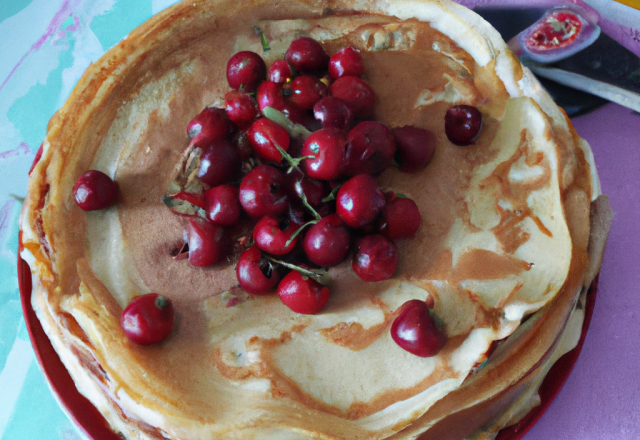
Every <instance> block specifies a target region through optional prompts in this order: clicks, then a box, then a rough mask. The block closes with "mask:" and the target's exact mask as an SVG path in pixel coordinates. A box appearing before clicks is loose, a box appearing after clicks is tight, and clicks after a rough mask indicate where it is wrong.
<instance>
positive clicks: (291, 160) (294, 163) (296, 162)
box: [274, 142, 316, 174]
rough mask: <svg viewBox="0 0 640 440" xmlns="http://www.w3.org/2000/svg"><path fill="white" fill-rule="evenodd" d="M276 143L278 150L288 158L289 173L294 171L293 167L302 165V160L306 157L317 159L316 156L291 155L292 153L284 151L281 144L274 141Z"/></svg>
mask: <svg viewBox="0 0 640 440" xmlns="http://www.w3.org/2000/svg"><path fill="white" fill-rule="evenodd" d="M274 145H275V146H276V148H277V149H278V152H279V153H280V155H281V156H282V158H283V159H284V160H286V161H287V162H289V165H290V166H289V169H288V170H287V174H289V173H290V172H291V171H293V169H294V168H295V167H297V166H298V165H300V162H302V161H303V160H304V159H315V158H316V157H315V156H302V157H298V158H294V157H291V155H290V154H289V153H287V152H286V151H284V149H283V148H282V147H281V146H280V145H278V144H276V143H275V142H274Z"/></svg>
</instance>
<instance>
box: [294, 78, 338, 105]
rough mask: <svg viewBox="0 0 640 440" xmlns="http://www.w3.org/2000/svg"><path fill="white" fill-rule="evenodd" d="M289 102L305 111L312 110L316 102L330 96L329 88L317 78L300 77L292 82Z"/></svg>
mask: <svg viewBox="0 0 640 440" xmlns="http://www.w3.org/2000/svg"><path fill="white" fill-rule="evenodd" d="M291 92H292V95H291V96H290V97H289V101H290V102H292V103H294V104H295V105H297V106H298V107H300V108H301V109H304V110H311V109H312V108H313V106H314V105H315V104H316V102H318V101H320V99H322V98H323V97H325V96H327V95H328V94H329V88H328V87H327V85H326V84H325V83H323V82H322V81H320V80H319V79H318V78H316V77H315V76H311V75H300V76H298V77H297V78H296V79H294V80H293V81H291Z"/></svg>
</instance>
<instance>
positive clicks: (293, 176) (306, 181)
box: [286, 168, 331, 206]
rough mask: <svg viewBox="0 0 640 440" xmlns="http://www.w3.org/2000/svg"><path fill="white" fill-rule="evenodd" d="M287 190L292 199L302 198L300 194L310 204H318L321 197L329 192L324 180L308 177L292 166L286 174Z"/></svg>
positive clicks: (320, 201)
mask: <svg viewBox="0 0 640 440" xmlns="http://www.w3.org/2000/svg"><path fill="white" fill-rule="evenodd" d="M286 182H287V191H288V192H289V196H290V197H291V198H293V199H297V200H302V194H304V196H305V197H306V198H307V202H309V204H310V205H311V206H318V205H320V204H321V203H322V199H324V198H325V197H327V196H328V195H329V194H330V193H331V189H330V188H329V185H328V184H327V182H326V181H323V180H315V179H310V178H309V177H307V176H305V174H304V173H303V172H302V171H300V170H299V169H298V168H294V169H293V170H292V171H291V172H290V173H289V174H287V176H286Z"/></svg>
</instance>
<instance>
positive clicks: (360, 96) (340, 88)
mask: <svg viewBox="0 0 640 440" xmlns="http://www.w3.org/2000/svg"><path fill="white" fill-rule="evenodd" d="M329 93H330V94H331V96H333V97H334V98H338V99H342V100H343V101H344V102H345V103H346V104H347V107H349V109H350V110H351V112H352V113H353V115H354V116H356V117H358V118H365V117H368V116H370V115H371V113H372V112H373V105H374V104H375V101H376V98H375V94H374V93H373V89H372V88H371V87H369V85H368V84H367V83H366V82H364V81H362V80H361V79H360V78H358V77H356V76H343V77H340V78H338V79H337V80H335V81H334V82H333V83H332V84H331V86H329Z"/></svg>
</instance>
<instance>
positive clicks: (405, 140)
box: [392, 125, 436, 173]
mask: <svg viewBox="0 0 640 440" xmlns="http://www.w3.org/2000/svg"><path fill="white" fill-rule="evenodd" d="M392 132H393V135H394V136H395V138H396V146H397V148H398V151H397V154H396V160H397V161H398V163H399V164H400V171H402V172H405V173H415V172H417V171H420V170H421V169H423V168H424V167H426V166H427V164H428V163H429V161H430V160H431V158H432V157H433V153H434V152H435V150H436V137H435V136H434V134H433V133H431V132H430V131H429V130H425V129H423V128H418V127H414V126H412V125H405V126H404V127H396V128H394V129H393V130H392Z"/></svg>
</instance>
